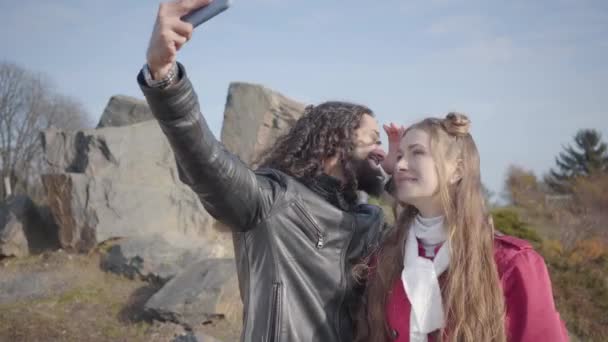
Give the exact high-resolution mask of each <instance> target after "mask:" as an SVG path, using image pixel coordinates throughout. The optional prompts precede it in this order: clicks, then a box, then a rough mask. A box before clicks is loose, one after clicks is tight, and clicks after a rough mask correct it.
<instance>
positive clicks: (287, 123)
mask: <svg viewBox="0 0 608 342" xmlns="http://www.w3.org/2000/svg"><path fill="white" fill-rule="evenodd" d="M304 107H305V105H304V104H302V103H299V102H296V101H294V100H292V99H290V98H288V97H286V96H284V95H282V94H280V93H277V92H275V91H272V90H270V89H268V88H266V87H263V86H260V85H255V84H250V83H237V82H235V83H231V84H230V87H229V89H228V97H227V99H226V107H225V110H224V124H223V126H222V137H221V138H222V143H224V145H225V146H226V148H227V149H228V150H229V151H232V152H233V153H236V154H238V155H239V157H240V158H241V160H243V161H244V162H245V163H247V164H251V163H252V162H254V161H256V158H257V157H258V156H259V155H260V153H261V152H263V151H264V150H265V149H266V148H268V147H269V146H271V145H272V144H273V143H274V141H275V140H276V139H277V138H278V137H279V136H280V135H282V134H284V133H285V132H287V131H289V129H290V128H291V127H292V126H293V124H294V123H295V122H296V121H297V120H298V119H299V118H300V117H301V116H302V113H303V112H304Z"/></svg>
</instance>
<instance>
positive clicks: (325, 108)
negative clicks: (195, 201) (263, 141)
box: [256, 101, 374, 197]
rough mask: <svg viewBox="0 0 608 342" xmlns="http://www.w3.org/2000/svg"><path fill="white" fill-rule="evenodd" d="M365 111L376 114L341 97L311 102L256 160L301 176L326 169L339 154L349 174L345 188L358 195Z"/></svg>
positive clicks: (296, 176) (267, 165) (343, 170)
mask: <svg viewBox="0 0 608 342" xmlns="http://www.w3.org/2000/svg"><path fill="white" fill-rule="evenodd" d="M364 114H368V115H370V116H374V113H373V112H372V110H371V109H369V108H368V107H366V106H362V105H358V104H354V103H349V102H340V101H330V102H324V103H321V104H319V105H317V106H312V105H310V106H308V107H306V109H305V110H304V114H303V115H302V117H301V118H300V119H298V121H296V123H295V124H294V126H293V127H292V128H291V129H290V130H289V132H288V133H287V134H285V135H283V136H281V137H279V138H278V139H277V141H276V142H275V143H274V145H273V146H271V147H270V148H269V149H267V150H266V151H265V152H264V153H263V154H262V155H261V157H260V159H259V160H260V162H259V163H256V164H258V165H259V167H260V168H273V169H277V170H279V171H282V172H284V173H286V174H288V175H290V176H292V177H295V178H297V179H301V180H307V179H313V178H315V177H317V176H319V175H320V174H322V173H323V161H324V160H326V159H328V158H331V157H335V156H337V157H338V159H339V161H340V165H341V166H342V172H343V174H344V177H345V182H344V184H343V190H344V191H345V192H346V193H347V194H351V196H355V197H356V190H357V187H358V184H357V178H356V175H355V170H354V166H353V163H352V156H353V150H354V148H355V140H354V139H355V130H356V129H357V128H359V126H360V124H361V119H362V117H363V115H364Z"/></svg>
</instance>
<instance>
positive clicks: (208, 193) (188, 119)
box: [137, 64, 278, 231]
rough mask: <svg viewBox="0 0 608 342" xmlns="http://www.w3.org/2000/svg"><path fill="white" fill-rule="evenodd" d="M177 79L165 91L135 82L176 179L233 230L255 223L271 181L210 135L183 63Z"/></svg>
mask: <svg viewBox="0 0 608 342" xmlns="http://www.w3.org/2000/svg"><path fill="white" fill-rule="evenodd" d="M178 67H179V75H178V80H177V81H176V82H175V83H174V84H173V85H171V86H170V87H169V88H166V89H158V88H151V87H148V86H147V84H146V81H145V78H144V77H143V75H142V73H141V72H140V73H139V75H138V77H137V80H138V83H139V86H140V88H141V89H142V92H143V94H144V96H145V97H146V100H147V102H148V105H149V106H150V109H151V111H152V113H153V115H154V116H155V117H156V119H157V120H158V123H159V125H160V128H161V130H162V131H163V133H164V134H165V135H166V137H167V139H168V141H169V144H170V145H171V148H172V150H173V153H174V155H175V160H176V163H177V169H178V173H179V178H180V180H181V181H182V182H183V183H185V184H186V185H188V186H189V187H190V188H191V189H192V190H193V191H194V192H195V193H196V194H197V195H198V197H199V198H200V200H201V202H202V204H203V206H204V207H205V209H206V210H207V211H208V212H209V213H210V214H211V215H212V216H213V217H214V218H215V219H217V220H218V221H221V222H222V223H224V224H226V225H228V226H230V227H231V228H233V229H235V230H238V231H246V230H249V229H251V228H253V227H255V226H256V225H257V224H258V223H259V222H260V221H261V220H262V219H263V218H264V216H265V214H266V213H267V212H268V211H269V210H270V208H271V206H272V204H273V203H274V198H275V197H276V194H277V187H278V184H276V182H275V181H273V180H271V179H270V178H268V177H265V176H262V175H256V174H255V173H254V172H253V171H252V170H250V169H249V168H248V167H247V165H245V164H244V163H243V162H242V161H241V160H240V159H239V158H238V157H237V156H236V155H234V154H232V153H230V152H229V151H227V150H226V149H225V147H224V146H223V144H221V143H220V142H219V141H218V140H217V139H216V138H215V137H214V136H213V134H212V133H211V131H210V130H209V127H208V126H207V122H206V121H205V119H204V117H203V116H202V114H201V112H200V107H199V103H198V97H197V95H196V93H195V92H194V89H193V87H192V84H191V83H190V80H189V79H188V77H187V76H186V72H185V69H184V67H183V65H181V64H178Z"/></svg>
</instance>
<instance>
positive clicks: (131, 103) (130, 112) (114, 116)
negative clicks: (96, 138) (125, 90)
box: [97, 95, 154, 128]
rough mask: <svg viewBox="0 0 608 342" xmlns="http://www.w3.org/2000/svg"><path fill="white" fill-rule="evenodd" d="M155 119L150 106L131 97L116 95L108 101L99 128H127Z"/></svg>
mask: <svg viewBox="0 0 608 342" xmlns="http://www.w3.org/2000/svg"><path fill="white" fill-rule="evenodd" d="M152 119H154V116H153V115H152V112H151V111H150V108H149V107H148V104H147V103H146V102H145V101H143V100H140V99H136V98H134V97H130V96H124V95H114V96H112V97H111V98H110V101H108V104H107V105H106V108H105V109H104V111H103V114H102V115H101V118H100V119H99V123H98V124H97V128H102V127H118V126H127V125H132V124H134V123H138V122H143V121H148V120H152Z"/></svg>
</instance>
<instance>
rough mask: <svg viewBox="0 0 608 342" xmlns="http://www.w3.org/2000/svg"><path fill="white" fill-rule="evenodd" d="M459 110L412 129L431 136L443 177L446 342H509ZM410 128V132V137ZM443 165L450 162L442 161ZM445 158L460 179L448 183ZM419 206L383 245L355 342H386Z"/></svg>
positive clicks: (475, 158)
mask: <svg viewBox="0 0 608 342" xmlns="http://www.w3.org/2000/svg"><path fill="white" fill-rule="evenodd" d="M469 128H470V121H469V119H468V117H467V116H466V115H464V114H460V113H449V114H448V115H447V116H446V117H445V118H444V119H437V118H428V119H425V120H423V121H421V122H418V123H416V124H414V125H412V126H410V127H409V128H408V130H407V131H409V130H413V129H420V130H423V131H425V132H427V133H428V134H429V136H430V142H431V145H430V151H431V155H432V157H433V159H434V160H435V164H436V172H437V176H438V179H439V197H440V199H441V204H442V207H443V210H444V213H445V222H446V226H447V229H448V239H449V241H450V247H451V248H450V249H451V255H450V265H449V267H448V270H447V271H446V274H444V275H443V276H442V277H445V282H442V284H443V286H442V292H443V294H444V295H443V298H444V309H445V310H444V312H445V314H446V327H445V328H444V329H443V330H442V331H441V333H440V335H439V338H440V339H441V340H447V341H484V342H485V341H497V342H504V341H506V332H505V303H504V295H503V292H502V288H501V284H500V279H499V276H498V271H497V268H496V263H495V261H494V245H493V244H494V229H493V227H492V225H491V223H490V220H489V215H488V214H487V211H486V208H485V203H484V199H483V193H482V186H481V176H480V165H479V153H478V151H477V147H476V145H475V142H474V141H473V138H472V137H471V135H470V133H469ZM407 131H406V132H407ZM442 160H445V161H446V162H441V161H442ZM447 161H450V162H455V163H457V165H458V167H459V168H460V171H461V178H460V180H458V181H457V182H456V183H455V184H453V185H448V180H447V170H446V165H447ZM417 213H418V211H417V209H416V208H415V207H413V206H410V205H404V206H403V208H402V209H401V211H400V215H399V217H398V220H397V222H396V225H395V228H394V229H393V230H392V232H391V233H390V234H389V235H388V236H387V239H386V240H385V241H384V242H383V244H382V246H381V249H380V252H379V254H378V258H377V264H376V266H374V268H373V269H370V270H369V273H370V274H371V277H370V279H369V282H368V286H367V290H366V293H365V302H366V303H367V304H366V305H365V308H364V309H363V310H361V311H360V313H359V321H358V322H357V341H366V342H367V341H372V342H385V341H387V339H388V337H389V336H390V335H389V331H388V328H389V327H388V324H387V321H386V311H385V310H386V303H387V298H388V295H389V293H390V291H391V289H392V287H393V284H394V282H395V281H396V280H397V279H398V278H399V277H400V275H401V271H402V270H403V246H404V243H405V238H406V236H407V231H408V229H409V226H410V223H411V222H412V220H413V219H414V217H415V216H416V215H417Z"/></svg>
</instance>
